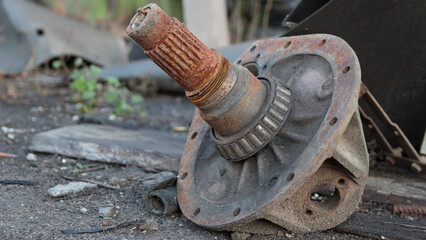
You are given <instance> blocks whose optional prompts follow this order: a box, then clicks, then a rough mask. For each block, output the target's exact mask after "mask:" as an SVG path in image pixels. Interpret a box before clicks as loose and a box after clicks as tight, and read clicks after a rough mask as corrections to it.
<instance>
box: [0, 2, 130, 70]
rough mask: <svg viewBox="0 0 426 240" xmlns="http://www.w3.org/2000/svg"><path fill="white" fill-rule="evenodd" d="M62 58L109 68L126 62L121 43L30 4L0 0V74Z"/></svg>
mask: <svg viewBox="0 0 426 240" xmlns="http://www.w3.org/2000/svg"><path fill="white" fill-rule="evenodd" d="M61 56H73V57H81V58H83V59H84V60H85V61H88V62H91V63H94V64H97V65H100V66H111V65H117V64H123V63H125V62H126V60H127V53H126V48H125V43H124V40H123V39H121V38H118V37H115V36H112V35H110V34H108V33H106V32H103V31H100V30H98V29H95V28H93V27H90V26H88V25H86V24H83V23H79V22H77V21H74V20H70V19H66V18H64V17H61V16H59V15H57V14H54V13H52V12H51V11H49V10H48V9H46V8H43V7H41V6H39V5H37V4H34V3H32V2H30V1H24V0H1V1H0V72H1V73H3V74H17V73H21V72H24V71H27V70H30V69H32V68H35V67H37V66H39V65H41V64H45V63H48V62H49V61H51V60H53V59H55V58H59V57H61Z"/></svg>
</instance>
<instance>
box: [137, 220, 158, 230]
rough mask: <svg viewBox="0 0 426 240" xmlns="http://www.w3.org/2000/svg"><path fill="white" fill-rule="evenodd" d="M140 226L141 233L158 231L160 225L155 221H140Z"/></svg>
mask: <svg viewBox="0 0 426 240" xmlns="http://www.w3.org/2000/svg"><path fill="white" fill-rule="evenodd" d="M138 226H139V229H140V230H141V231H157V230H158V223H157V222H156V221H154V220H143V221H140V222H139V224H138Z"/></svg>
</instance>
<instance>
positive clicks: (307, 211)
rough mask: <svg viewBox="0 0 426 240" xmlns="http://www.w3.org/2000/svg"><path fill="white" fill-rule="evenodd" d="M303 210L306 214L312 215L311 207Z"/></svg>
mask: <svg viewBox="0 0 426 240" xmlns="http://www.w3.org/2000/svg"><path fill="white" fill-rule="evenodd" d="M305 212H306V214H308V215H312V214H313V212H312V210H311V209H309V208H307V209H306V210H305Z"/></svg>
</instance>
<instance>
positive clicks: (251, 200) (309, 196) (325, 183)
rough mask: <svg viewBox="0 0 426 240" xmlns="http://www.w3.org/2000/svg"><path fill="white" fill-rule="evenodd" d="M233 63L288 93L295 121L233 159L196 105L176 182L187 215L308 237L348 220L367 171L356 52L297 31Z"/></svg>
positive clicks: (260, 44) (213, 224) (223, 226)
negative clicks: (242, 156) (253, 150)
mask: <svg viewBox="0 0 426 240" xmlns="http://www.w3.org/2000/svg"><path fill="white" fill-rule="evenodd" d="M236 64H240V65H243V66H246V67H247V69H249V70H250V71H251V72H252V73H253V74H254V75H255V76H257V78H258V79H260V80H262V79H263V80H265V81H269V82H273V83H274V84H275V85H277V86H279V85H282V86H285V87H286V88H287V89H288V90H289V91H291V108H290V111H289V113H288V119H287V120H286V121H285V122H284V123H283V126H282V127H281V128H280V129H279V130H278V132H277V134H276V136H275V137H274V138H273V139H272V140H271V141H270V142H269V143H268V144H267V145H266V146H265V147H263V148H262V149H261V150H260V151H259V152H257V153H256V154H254V155H252V156H250V157H249V158H247V159H245V160H244V161H236V162H233V161H228V160H226V159H225V158H223V157H222V156H221V154H219V152H218V151H216V148H215V145H214V144H212V135H211V134H210V131H211V128H210V126H209V125H208V124H207V123H206V122H205V121H204V120H203V119H202V118H201V116H200V111H199V110H198V109H197V110H196V111H195V113H194V117H193V120H192V125H191V128H190V132H189V134H188V139H187V143H186V146H185V150H184V153H183V156H182V161H181V168H180V170H179V178H178V181H177V192H178V202H179V206H180V208H181V210H182V212H183V214H184V215H185V216H186V217H187V218H188V219H190V220H191V221H193V222H194V223H196V224H198V225H200V226H203V227H206V228H210V229H216V230H231V231H242V232H264V233H266V232H267V233H274V232H275V233H276V232H277V231H278V229H280V228H279V227H284V228H286V229H287V230H289V231H292V232H296V233H305V232H310V231H316V230H324V229H329V228H332V227H334V226H336V225H338V224H339V223H341V222H343V221H344V220H345V219H346V218H347V217H349V216H350V215H351V214H352V212H353V211H354V210H355V209H356V207H357V204H358V202H359V200H360V198H361V194H362V191H363V189H364V185H365V182H366V179H367V175H368V158H367V151H366V144H365V140H364V136H363V132H362V127H361V123H360V118H359V113H358V110H357V100H358V95H359V88H360V82H361V73H360V67H359V62H358V59H357V57H356V55H355V53H354V52H353V50H352V49H351V48H350V46H349V45H348V44H347V43H346V42H345V41H343V40H342V39H340V38H338V37H335V36H332V35H326V34H316V35H307V36H294V37H286V38H279V39H270V40H262V41H257V42H256V43H254V45H253V46H252V47H251V48H250V49H249V50H247V51H246V52H244V53H243V54H242V55H241V56H240V58H239V59H238V60H237V61H236ZM213 141H216V140H213ZM317 196H318V197H317ZM277 226H279V227H277Z"/></svg>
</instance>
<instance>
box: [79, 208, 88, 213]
mask: <svg viewBox="0 0 426 240" xmlns="http://www.w3.org/2000/svg"><path fill="white" fill-rule="evenodd" d="M80 212H81V213H83V214H86V213H87V212H88V210H87V208H85V207H81V208H80Z"/></svg>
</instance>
